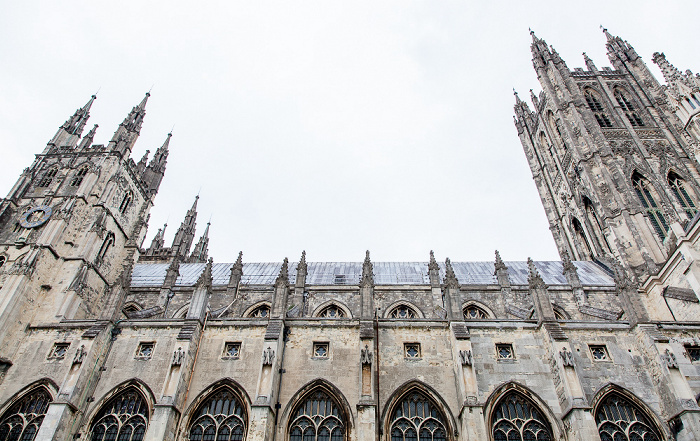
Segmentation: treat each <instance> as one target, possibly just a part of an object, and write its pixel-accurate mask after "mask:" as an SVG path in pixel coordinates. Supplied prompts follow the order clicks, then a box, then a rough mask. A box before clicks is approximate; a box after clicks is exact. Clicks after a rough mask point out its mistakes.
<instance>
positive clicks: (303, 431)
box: [289, 390, 346, 441]
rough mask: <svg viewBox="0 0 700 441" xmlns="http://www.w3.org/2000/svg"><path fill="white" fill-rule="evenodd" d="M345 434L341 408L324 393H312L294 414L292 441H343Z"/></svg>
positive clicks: (291, 425)
mask: <svg viewBox="0 0 700 441" xmlns="http://www.w3.org/2000/svg"><path fill="white" fill-rule="evenodd" d="M345 433H346V422H345V418H344V416H343V415H342V413H341V411H340V406H339V405H338V403H337V402H336V401H335V400H334V399H333V398H331V397H330V395H328V394H327V393H325V392H324V391H321V390H319V391H315V392H312V393H311V394H310V395H309V396H308V397H307V398H306V399H305V400H304V401H302V402H301V403H299V404H298V405H297V407H296V408H295V410H294V411H293V412H292V418H291V422H290V425H289V440H290V441H343V440H344V439H345Z"/></svg>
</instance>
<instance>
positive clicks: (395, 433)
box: [389, 391, 448, 441]
mask: <svg viewBox="0 0 700 441" xmlns="http://www.w3.org/2000/svg"><path fill="white" fill-rule="evenodd" d="M446 427H447V425H446V423H445V417H444V416H443V415H442V412H440V410H439V409H438V407H437V406H436V405H435V403H433V401H432V400H431V399H430V398H428V397H427V396H426V395H425V394H424V393H422V392H419V391H414V392H411V393H409V394H408V395H406V397H405V398H403V399H402V400H401V402H400V403H399V404H398V405H397V406H396V408H395V409H394V412H393V414H392V415H391V428H390V431H389V433H390V434H391V441H417V440H419V439H420V441H446V440H447V439H448V437H447V429H446Z"/></svg>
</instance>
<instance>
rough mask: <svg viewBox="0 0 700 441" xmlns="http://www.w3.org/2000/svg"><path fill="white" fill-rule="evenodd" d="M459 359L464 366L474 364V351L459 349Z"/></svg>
mask: <svg viewBox="0 0 700 441" xmlns="http://www.w3.org/2000/svg"><path fill="white" fill-rule="evenodd" d="M459 360H460V361H461V362H462V366H471V365H472V362H473V360H472V351H470V350H467V351H459Z"/></svg>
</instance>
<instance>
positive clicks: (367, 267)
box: [360, 250, 374, 286]
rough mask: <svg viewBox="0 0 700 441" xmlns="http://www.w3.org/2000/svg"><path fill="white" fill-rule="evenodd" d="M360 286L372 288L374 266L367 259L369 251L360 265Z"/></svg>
mask: <svg viewBox="0 0 700 441" xmlns="http://www.w3.org/2000/svg"><path fill="white" fill-rule="evenodd" d="M360 286H374V266H373V265H372V261H371V260H370V259H369V250H367V252H366V253H365V261H364V262H363V263H362V278H361V279H360Z"/></svg>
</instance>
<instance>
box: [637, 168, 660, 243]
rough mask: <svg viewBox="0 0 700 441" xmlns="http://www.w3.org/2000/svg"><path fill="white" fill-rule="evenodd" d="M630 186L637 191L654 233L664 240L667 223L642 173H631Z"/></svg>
mask: <svg viewBox="0 0 700 441" xmlns="http://www.w3.org/2000/svg"><path fill="white" fill-rule="evenodd" d="M632 186H633V187H634V190H635V191H636V192H637V197H638V198H639V202H641V204H642V207H644V210H645V211H646V214H647V217H648V218H649V221H650V222H651V224H652V226H653V227H654V230H655V231H656V234H657V235H658V236H659V238H661V240H664V239H665V238H666V232H667V231H668V223H667V222H666V218H665V217H664V215H663V213H662V212H661V209H659V206H658V205H657V204H656V201H655V200H654V197H653V196H652V194H651V190H650V188H649V183H648V182H647V181H646V179H644V178H643V177H642V175H640V174H639V173H637V172H634V174H633V175H632Z"/></svg>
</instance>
